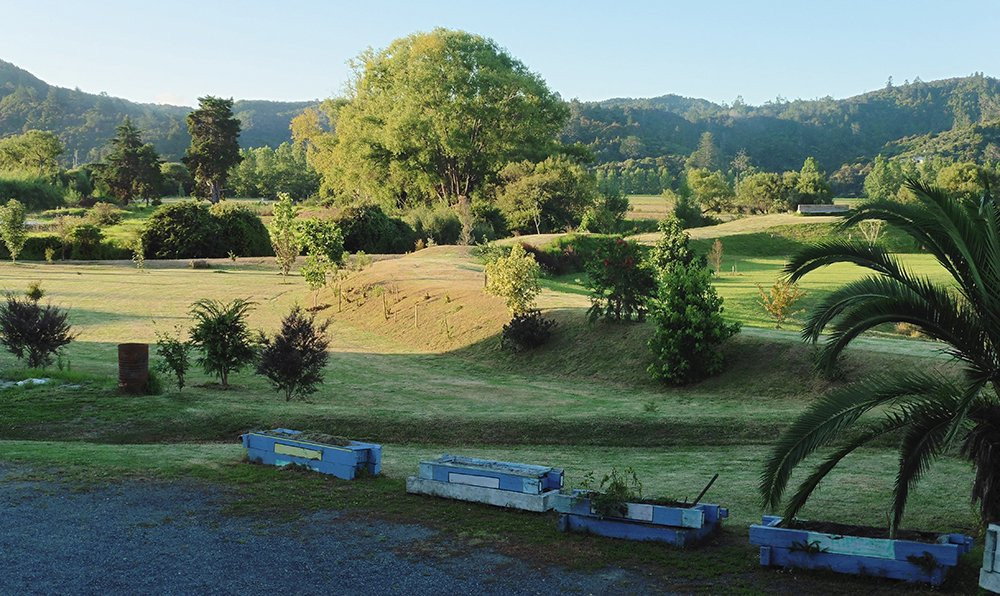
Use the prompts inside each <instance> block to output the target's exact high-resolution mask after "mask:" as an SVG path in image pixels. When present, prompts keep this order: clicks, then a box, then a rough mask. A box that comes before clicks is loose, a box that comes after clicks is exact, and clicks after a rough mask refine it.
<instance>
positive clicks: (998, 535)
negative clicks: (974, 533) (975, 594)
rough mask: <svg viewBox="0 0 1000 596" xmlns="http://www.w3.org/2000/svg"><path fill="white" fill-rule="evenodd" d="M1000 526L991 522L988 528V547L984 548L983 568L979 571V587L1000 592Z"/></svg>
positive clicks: (996, 592)
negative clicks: (999, 544)
mask: <svg viewBox="0 0 1000 596" xmlns="http://www.w3.org/2000/svg"><path fill="white" fill-rule="evenodd" d="M998 541H1000V526H998V525H996V524H990V527H989V528H988V529H987V530H986V548H984V549H983V568H982V569H981V570H980V571H979V587H981V588H982V589H984V590H989V591H990V592H993V593H994V594H1000V549H998V548H997V546H998Z"/></svg>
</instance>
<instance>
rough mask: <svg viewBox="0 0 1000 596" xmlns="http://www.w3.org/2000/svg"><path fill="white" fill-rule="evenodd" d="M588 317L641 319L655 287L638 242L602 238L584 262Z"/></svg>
mask: <svg viewBox="0 0 1000 596" xmlns="http://www.w3.org/2000/svg"><path fill="white" fill-rule="evenodd" d="M587 274H588V280H587V287H588V288H589V289H590V303H591V306H590V309H589V310H588V311H587V314H588V315H589V317H590V320H591V321H595V320H597V319H600V318H604V319H608V320H611V321H616V322H621V321H641V320H643V319H644V318H645V316H646V310H647V308H648V302H649V298H650V297H651V296H652V295H653V293H654V292H655V291H656V280H655V278H654V277H653V272H652V270H651V269H650V267H648V266H647V265H646V263H645V262H644V259H643V254H642V251H641V249H640V247H639V245H638V244H636V243H635V242H631V241H626V240H623V239H622V238H615V239H613V240H605V241H604V243H603V246H601V248H599V249H598V250H597V251H596V252H595V253H594V256H593V257H592V259H591V261H590V262H589V263H588V264H587Z"/></svg>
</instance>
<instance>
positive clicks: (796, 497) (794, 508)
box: [784, 417, 906, 519]
mask: <svg viewBox="0 0 1000 596" xmlns="http://www.w3.org/2000/svg"><path fill="white" fill-rule="evenodd" d="M905 424H906V422H905V421H904V420H900V419H898V418H889V417H887V418H886V419H884V420H882V421H880V422H879V423H878V424H876V425H875V426H873V427H872V428H871V429H869V430H866V431H864V432H862V433H860V434H859V435H858V436H857V437H855V438H854V439H852V440H850V441H849V442H848V443H847V444H846V445H844V446H843V447H841V448H840V449H838V450H837V451H835V452H833V453H832V454H830V455H829V456H827V458H826V459H825V460H823V462H822V463H821V464H819V465H818V466H816V468H815V469H813V471H812V472H811V473H810V474H809V476H807V477H806V479H805V480H803V481H802V483H801V484H799V487H798V489H796V491H795V494H793V495H792V497H791V498H790V499H789V500H788V503H787V504H786V505H785V510H784V516H785V519H794V518H795V517H796V516H797V515H798V513H799V511H800V510H801V509H802V507H803V506H805V504H806V501H808V500H809V497H811V496H812V494H813V492H814V491H815V490H816V488H817V487H818V486H819V483H820V481H822V480H823V479H824V478H826V476H827V475H828V474H829V473H830V472H831V471H833V469H834V468H835V467H837V465H838V464H839V463H840V461H841V460H843V459H844V458H845V457H847V456H848V455H850V454H851V453H853V452H854V451H855V450H856V449H858V448H859V447H861V446H863V445H864V444H865V443H868V442H870V441H872V440H874V439H877V438H878V437H881V436H882V435H884V434H886V433H890V432H893V431H896V430H899V429H900V428H902V427H903V426H904V425H905Z"/></svg>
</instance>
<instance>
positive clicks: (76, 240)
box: [70, 224, 104, 261]
mask: <svg viewBox="0 0 1000 596" xmlns="http://www.w3.org/2000/svg"><path fill="white" fill-rule="evenodd" d="M103 241H104V232H102V231H101V228H99V227H97V226H95V225H91V224H82V225H79V226H76V227H75V228H73V231H72V232H71V233H70V242H71V246H70V258H71V259H76V260H78V261H92V260H95V259H99V258H101V243H102V242H103Z"/></svg>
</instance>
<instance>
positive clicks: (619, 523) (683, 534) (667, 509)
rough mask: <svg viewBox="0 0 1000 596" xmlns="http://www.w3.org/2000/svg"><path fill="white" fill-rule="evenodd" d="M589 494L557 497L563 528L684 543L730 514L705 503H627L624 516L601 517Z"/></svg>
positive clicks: (707, 531)
mask: <svg viewBox="0 0 1000 596" xmlns="http://www.w3.org/2000/svg"><path fill="white" fill-rule="evenodd" d="M587 494H588V493H587V491H581V490H574V491H573V494H569V495H565V494H563V495H559V496H558V497H557V498H556V500H555V502H554V508H555V510H556V511H558V512H559V513H560V514H561V515H560V516H559V529H560V530H562V531H563V532H582V533H589V534H598V535H600V536H608V537H611V538H624V539H626V540H642V541H654V542H664V543H666V544H672V545H674V546H681V547H684V546H690V545H693V544H697V543H698V542H700V541H702V540H704V539H705V538H707V537H708V536H709V535H711V534H712V533H713V532H715V531H716V530H718V529H719V527H721V525H722V520H723V519H724V518H727V517H729V510H728V509H725V508H724V507H719V506H718V505H709V504H706V503H699V504H698V505H695V506H693V507H679V506H667V505H653V504H649V503H627V508H628V509H627V512H626V514H625V517H601V516H599V515H598V514H596V513H594V510H593V507H592V505H591V502H590V499H588V498H587Z"/></svg>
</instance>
